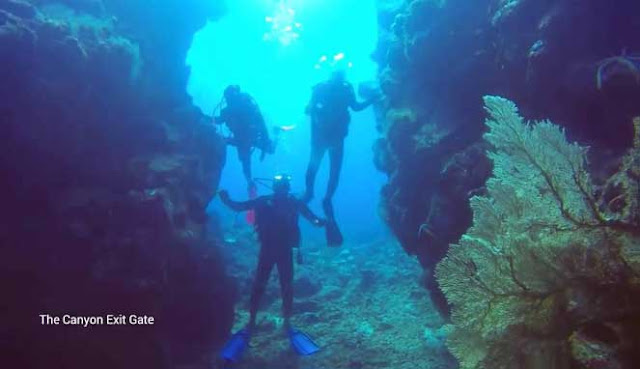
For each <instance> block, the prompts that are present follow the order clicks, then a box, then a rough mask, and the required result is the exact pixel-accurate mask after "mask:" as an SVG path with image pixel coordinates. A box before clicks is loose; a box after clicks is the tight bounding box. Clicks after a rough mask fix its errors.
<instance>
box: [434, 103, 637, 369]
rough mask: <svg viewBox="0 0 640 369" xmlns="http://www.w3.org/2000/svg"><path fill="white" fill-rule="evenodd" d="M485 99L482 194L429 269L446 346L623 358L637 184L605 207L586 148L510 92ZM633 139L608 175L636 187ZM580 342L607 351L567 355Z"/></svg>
mask: <svg viewBox="0 0 640 369" xmlns="http://www.w3.org/2000/svg"><path fill="white" fill-rule="evenodd" d="M485 107H486V110H487V112H488V113H489V116H490V118H489V119H488V120H487V122H486V124H487V126H488V128H489V131H488V133H486V134H485V139H486V140H487V141H488V142H489V143H490V144H491V145H492V146H493V148H494V149H493V151H491V152H490V153H489V157H490V158H491V160H492V161H493V163H494V170H493V177H492V178H491V179H489V181H488V182H487V191H488V195H487V196H480V197H473V198H472V199H471V207H472V209H473V213H474V220H473V226H472V227H471V228H470V229H469V230H468V231H467V233H466V234H465V235H464V236H463V237H462V239H461V240H460V242H459V243H458V244H456V245H451V248H450V250H449V253H448V255H447V257H446V258H445V259H444V260H443V261H442V262H440V263H439V264H438V267H437V269H436V276H437V279H438V282H439V284H440V287H441V289H442V290H443V292H444V293H445V295H446V297H447V299H448V301H449V302H450V303H451V304H452V307H453V310H452V320H453V326H452V332H451V334H450V335H449V338H448V347H449V348H450V350H451V352H452V353H453V354H454V355H455V356H456V358H458V360H459V361H460V364H461V367H462V368H465V369H471V368H474V369H478V368H492V369H496V368H510V369H513V368H527V369H528V368H570V367H578V368H591V367H593V366H592V364H593V363H596V362H597V363H602V362H605V363H606V364H607V365H606V367H620V368H624V367H627V366H628V365H630V363H631V362H633V360H634V359H633V358H632V357H633V355H637V354H636V353H633V350H629V347H633V346H635V345H637V344H638V342H637V338H634V337H635V334H634V330H637V329H638V323H637V321H638V317H639V316H640V301H639V299H638V297H637V295H638V291H639V289H640V279H639V278H638V276H639V274H640V263H638V260H639V258H638V255H640V236H639V233H638V224H637V219H638V216H637V214H634V212H635V209H636V207H635V204H636V202H637V196H638V194H637V192H636V193H633V191H621V192H620V194H619V196H620V199H619V201H621V202H623V203H624V204H627V205H628V206H627V208H629V209H630V210H628V211H625V212H618V213H614V212H613V211H611V210H610V209H609V208H608V207H607V203H606V202H604V201H602V199H601V198H600V193H601V192H602V191H597V190H598V189H599V187H598V186H597V185H596V184H595V183H594V181H593V180H592V178H591V176H590V175H589V172H588V171H587V159H586V154H587V149H586V148H585V147H582V146H579V145H578V144H575V143H573V144H570V143H568V142H567V140H566V137H565V134H564V131H563V130H562V129H560V128H559V127H558V126H556V125H554V124H552V123H551V122H549V121H543V122H537V123H532V124H527V123H525V122H524V121H523V119H522V117H520V116H519V114H518V111H517V107H516V106H515V104H513V103H512V102H511V101H509V100H506V99H503V98H500V97H492V96H489V97H485ZM638 150H639V149H638V148H637V147H634V148H632V149H631V150H630V152H629V154H628V155H627V157H626V159H625V161H624V163H625V164H624V165H623V167H622V168H621V169H620V172H619V173H618V174H617V175H616V176H618V177H620V176H622V177H624V180H625V181H626V182H634V181H635V182H634V183H635V186H637V181H638V178H637V177H633V176H632V175H629V173H634V171H635V170H637V169H638V168H637V166H638V161H635V160H632V159H630V158H634V157H636V156H637V153H638ZM614 177H615V176H614ZM618 181H619V182H620V181H622V179H619V180H618ZM625 188H637V187H633V186H631V185H630V184H629V185H627V187H625ZM596 194H598V195H596ZM576 337H580V340H577V339H576ZM587 343H588V344H589V345H590V346H591V347H593V345H594V344H597V345H599V346H600V349H599V350H597V352H606V353H607V355H606V357H605V356H603V357H597V354H596V353H594V354H590V355H582V356H580V355H578V356H576V352H582V351H584V350H577V349H576V347H583V346H585V345H586V344H587ZM636 359H637V358H636Z"/></svg>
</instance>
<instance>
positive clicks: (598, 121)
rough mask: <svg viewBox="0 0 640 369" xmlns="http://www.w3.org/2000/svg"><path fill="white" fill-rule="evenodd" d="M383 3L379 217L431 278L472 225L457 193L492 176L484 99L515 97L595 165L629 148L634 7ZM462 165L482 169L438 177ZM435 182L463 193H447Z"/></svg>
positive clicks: (626, 2)
mask: <svg viewBox="0 0 640 369" xmlns="http://www.w3.org/2000/svg"><path fill="white" fill-rule="evenodd" d="M380 3H381V5H380V25H381V28H382V29H381V32H380V39H379V43H378V49H377V50H376V52H375V53H374V57H375V58H376V60H377V61H378V63H379V65H380V74H379V79H380V85H381V88H382V90H383V92H384V93H385V95H386V97H387V98H386V102H385V105H384V106H382V107H381V110H382V111H381V112H379V114H378V119H379V120H380V121H381V122H380V123H379V124H378V126H379V128H380V132H381V135H382V137H381V138H380V139H379V140H378V141H377V142H376V144H375V146H374V149H375V155H374V158H375V165H376V167H377V168H379V169H381V170H383V171H384V172H386V173H387V174H389V178H390V180H389V183H388V185H387V186H386V187H385V188H384V189H383V191H382V197H383V199H382V203H381V205H382V214H383V215H384V217H385V220H386V221H387V223H388V224H389V225H390V227H391V229H392V230H393V232H394V234H395V235H396V236H397V237H398V239H399V240H400V241H401V243H402V246H403V247H404V249H405V250H406V251H407V252H409V253H411V254H415V255H417V256H418V258H419V259H420V261H421V263H422V264H423V266H424V267H425V268H426V269H427V271H430V270H432V267H433V265H435V263H437V262H438V260H439V259H440V257H441V256H442V255H443V251H446V248H447V245H448V244H449V243H452V242H456V241H457V240H458V239H459V237H460V236H461V235H462V234H463V233H464V230H465V229H466V228H467V227H468V226H469V225H470V223H469V222H470V219H471V213H470V211H469V207H468V204H467V200H466V199H465V198H464V197H465V195H462V196H461V194H464V193H467V192H469V191H471V192H474V193H475V192H476V191H482V182H483V181H484V180H485V179H486V177H487V175H488V173H489V167H488V166H487V161H486V159H482V156H483V154H482V150H481V149H477V148H479V147H481V146H482V144H478V142H479V141H480V137H481V135H482V132H483V126H482V121H483V111H482V109H481V108H480V107H481V97H482V96H483V95H485V94H487V93H491V94H500V95H505V96H509V97H510V98H513V99H517V100H518V101H520V102H521V103H520V105H521V106H522V109H523V110H524V111H525V112H527V113H530V115H531V116H533V117H549V118H551V119H553V120H554V121H557V122H559V123H560V124H562V125H563V126H565V127H568V128H569V129H570V130H569V131H570V132H571V135H572V137H575V138H578V139H581V140H585V141H588V142H589V143H590V144H591V145H592V146H594V150H593V151H592V153H593V154H594V155H599V154H600V153H601V152H606V151H612V152H618V153H619V152H620V151H621V149H622V148H625V147H628V146H629V145H630V142H629V138H630V137H631V136H632V128H631V126H630V125H629V123H628V122H629V121H630V119H631V117H633V116H637V115H640V106H639V105H638V104H637V101H638V99H640V84H639V83H637V81H636V79H637V76H638V75H640V72H639V71H638V70H637V67H636V66H634V67H632V66H631V65H637V63H635V62H636V61H638V60H640V59H639V58H638V55H636V52H639V51H640V38H638V34H640V26H639V24H638V22H637V19H636V18H635V16H634V15H635V14H637V12H638V5H637V2H635V1H633V0H622V1H618V2H616V3H615V4H614V3H603V2H600V1H583V2H579V3H577V2H574V1H568V0H550V1H535V0H477V1H465V0H406V1H395V0H388V1H381V2H380ZM624 50H626V52H625V51H624ZM634 63H635V64H634ZM603 122H606V124H604V123H603ZM472 147H476V149H471V148H472ZM467 150H469V151H467ZM465 152H466V154H465ZM459 155H462V156H467V155H471V157H472V158H473V159H471V160H467V159H465V160H463V161H465V162H467V164H465V165H466V166H467V167H470V166H473V165H474V164H473V163H474V162H477V168H476V169H472V172H473V174H469V175H464V176H460V175H454V176H453V179H449V180H447V179H444V178H443V177H444V176H446V172H447V166H449V165H450V161H451V160H459V159H460V156H459ZM456 157H457V158H458V159H453V158H456ZM453 168H456V166H450V169H453ZM467 169H469V168H467ZM464 172H465V171H460V173H464ZM451 181H454V182H453V183H452V182H451ZM441 183H447V185H445V186H444V187H446V189H448V188H458V189H457V190H456V191H454V192H453V193H452V192H449V191H446V190H445V191H442V187H441ZM467 197H468V196H467ZM434 222H435V223H439V226H437V227H436V228H437V229H432V228H433V226H431V225H432V224H433V223H434ZM434 240H439V242H437V246H434ZM427 282H428V284H430V285H432V286H433V283H432V282H433V280H430V281H429V280H427Z"/></svg>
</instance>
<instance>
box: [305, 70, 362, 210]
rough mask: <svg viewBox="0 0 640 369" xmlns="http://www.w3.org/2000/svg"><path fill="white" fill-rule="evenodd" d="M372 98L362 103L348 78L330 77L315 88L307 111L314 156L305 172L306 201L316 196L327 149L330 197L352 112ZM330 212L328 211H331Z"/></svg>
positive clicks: (327, 197) (335, 181)
mask: <svg viewBox="0 0 640 369" xmlns="http://www.w3.org/2000/svg"><path fill="white" fill-rule="evenodd" d="M370 104H371V102H364V103H359V102H358V101H357V100H356V95H355V92H354V90H353V86H352V85H351V84H350V83H348V82H339V81H332V80H330V81H327V82H323V83H320V84H318V85H316V86H315V87H314V88H313V94H312V96H311V101H310V102H309V105H308V106H307V114H309V115H310V116H311V158H310V159H309V166H308V167H307V173H306V178H305V179H306V186H307V190H306V193H305V196H304V199H305V200H306V201H308V200H310V199H311V197H312V196H313V190H314V183H315V179H316V174H317V173H318V169H319V168H320V163H321V162H322V158H323V157H324V154H325V152H327V151H329V160H330V164H331V165H330V171H329V182H328V184H327V193H326V194H325V200H327V201H331V198H332V197H333V195H334V193H335V191H336V189H337V187H338V181H339V179H340V171H341V169H342V159H343V154H344V138H345V137H346V136H347V133H348V131H349V122H350V121H351V115H350V113H349V108H351V109H352V110H354V111H360V110H363V109H365V108H366V107H368V106H369V105H370ZM328 215H329V214H328Z"/></svg>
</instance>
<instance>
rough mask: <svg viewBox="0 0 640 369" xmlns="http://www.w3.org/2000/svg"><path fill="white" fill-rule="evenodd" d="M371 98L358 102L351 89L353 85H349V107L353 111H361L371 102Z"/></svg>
mask: <svg viewBox="0 0 640 369" xmlns="http://www.w3.org/2000/svg"><path fill="white" fill-rule="evenodd" d="M373 101H374V100H373V99H371V100H367V101H363V102H359V101H358V99H357V98H356V93H355V91H353V86H351V85H349V107H350V108H351V110H353V111H362V110H364V109H366V108H368V107H369V105H371V104H373Z"/></svg>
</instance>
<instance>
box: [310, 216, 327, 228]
mask: <svg viewBox="0 0 640 369" xmlns="http://www.w3.org/2000/svg"><path fill="white" fill-rule="evenodd" d="M326 224H327V220H326V219H320V218H318V219H316V220H315V221H313V225H314V226H316V227H318V228H322V227H324V226H325V225H326Z"/></svg>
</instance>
